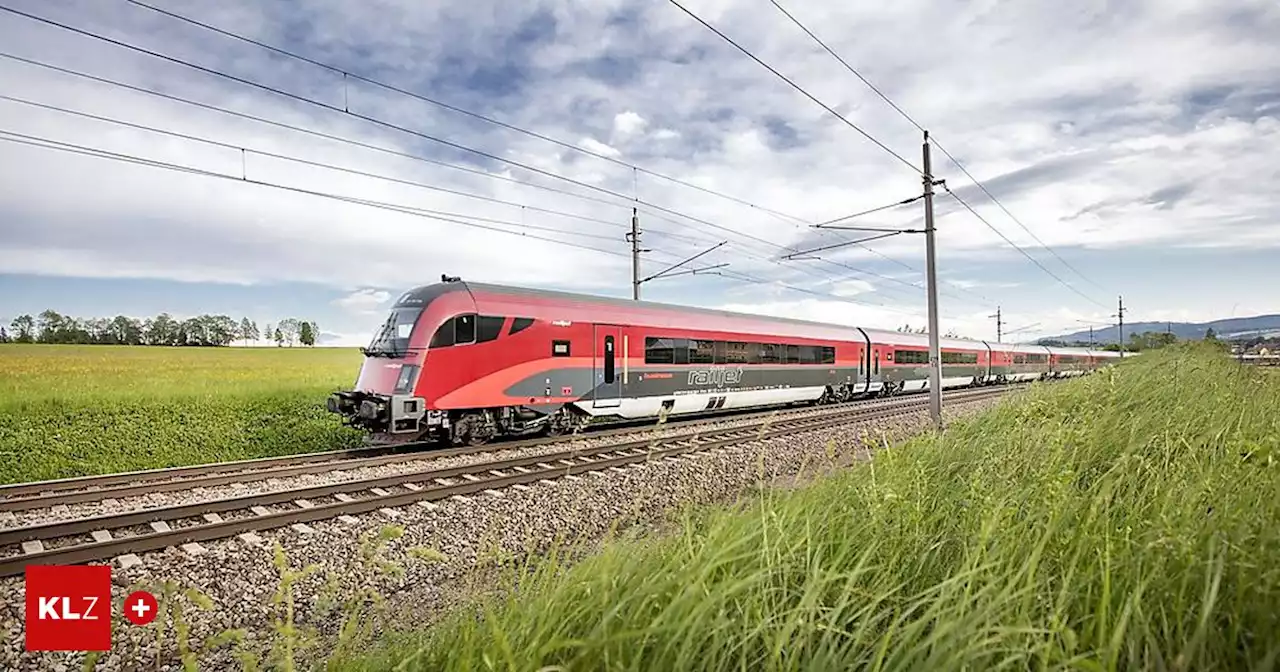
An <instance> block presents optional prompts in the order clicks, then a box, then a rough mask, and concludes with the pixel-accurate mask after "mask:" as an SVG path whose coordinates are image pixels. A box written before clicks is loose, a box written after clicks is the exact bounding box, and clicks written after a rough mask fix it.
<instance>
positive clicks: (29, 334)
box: [9, 315, 36, 343]
mask: <svg viewBox="0 0 1280 672" xmlns="http://www.w3.org/2000/svg"><path fill="white" fill-rule="evenodd" d="M9 326H10V327H11V328H12V329H13V332H14V335H13V342H14V343H31V342H32V341H34V340H35V334H36V321H35V319H34V318H32V317H31V316H30V315H19V316H17V317H15V318H13V321H12V322H10V323H9Z"/></svg>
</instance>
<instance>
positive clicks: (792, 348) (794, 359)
mask: <svg viewBox="0 0 1280 672" xmlns="http://www.w3.org/2000/svg"><path fill="white" fill-rule="evenodd" d="M784 347H786V349H787V350H786V353H787V355H786V357H787V361H786V363H787V364H799V363H800V346H798V345H787V346H784Z"/></svg>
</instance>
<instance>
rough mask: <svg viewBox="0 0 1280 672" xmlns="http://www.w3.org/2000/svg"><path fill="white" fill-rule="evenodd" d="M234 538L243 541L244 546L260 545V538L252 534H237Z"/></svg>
mask: <svg viewBox="0 0 1280 672" xmlns="http://www.w3.org/2000/svg"><path fill="white" fill-rule="evenodd" d="M236 537H237V538H238V539H240V541H243V542H244V543H245V544H248V545H249V546H261V545H262V537H259V536H258V535H257V534H254V533H253V532H245V533H243V534H238V535H236Z"/></svg>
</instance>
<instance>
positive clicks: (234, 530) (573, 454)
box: [0, 387, 1012, 577]
mask: <svg viewBox="0 0 1280 672" xmlns="http://www.w3.org/2000/svg"><path fill="white" fill-rule="evenodd" d="M1010 391H1012V390H1011V389H1010V388H1007V387H1001V388H994V389H989V390H984V391H983V392H984V393H983V394H979V395H974V398H972V399H967V401H969V402H972V401H979V400H982V399H986V398H991V397H1000V396H1004V395H1005V394H1006V393H1008V392H1010ZM922 405H923V404H921V403H916V404H910V405H899V406H892V407H889V408H870V409H867V408H863V409H858V410H854V411H851V412H845V413H832V414H826V415H821V416H817V417H807V418H793V419H791V420H784V421H781V422H771V421H767V420H766V421H762V422H760V423H757V424H756V425H753V426H745V427H730V428H723V429H719V430H712V431H711V432H709V433H707V435H702V436H700V435H694V436H671V437H655V438H650V439H644V440H637V441H629V442H624V443H621V444H613V445H606V446H596V447H592V448H578V449H574V450H570V451H563V452H560V453H552V454H547V455H535V456H527V457H520V458H512V459H508V460H497V461H490V462H483V463H479V464H473V465H465V466H459V467H450V468H446V469H435V470H424V471H419V472H409V473H404V474H397V475H394V476H384V477H379V478H374V479H366V480H360V481H348V482H344V483H335V484H331V485H323V486H312V487H307V488H299V489H295V490H285V491H277V492H270V493H262V494H258V495H245V496H241V497H233V498H228V499H223V500H212V501H205V502H197V503H193V504H184V505H177V506H171V507H163V508H153V509H144V510H139V511H134V512H129V513H123V514H112V515H106V516H95V517H93V518H86V519H80V520H73V521H61V522H54V523H44V524H38V525H32V526H26V527H21V528H13V529H8V530H3V531H0V543H3V544H6V545H7V544H13V543H16V542H21V541H28V540H32V539H54V538H67V537H70V536H74V535H77V534H83V533H85V532H91V531H95V530H104V529H105V530H111V529H120V528H125V527H131V526H135V525H139V524H142V523H148V522H152V521H157V520H164V521H176V520H182V519H186V518H192V517H195V516H199V515H202V514H205V513H221V512H226V511H233V510H244V509H248V508H251V507H255V506H267V505H269V504H279V503H283V502H289V501H297V500H301V499H311V498H317V497H323V496H329V495H336V494H339V493H347V492H362V493H369V494H372V495H373V496H372V497H365V498H363V499H353V500H351V501H337V502H333V503H328V504H312V505H310V506H307V507H300V508H298V509H296V510H289V511H281V512H268V513H266V514H255V515H253V516H249V517H245V518H237V519H235V520H224V521H220V522H212V523H204V524H198V525H194V526H187V527H179V528H176V529H169V530H167V531H157V532H152V533H146V534H140V535H131V536H126V537H120V538H114V539H109V540H105V541H94V542H92V543H85V544H75V545H69V546H64V547H60V548H53V549H47V550H41V551H37V552H34V553H20V554H18V555H14V556H8V557H4V558H0V577H3V576H14V575H17V574H21V573H22V572H23V571H24V570H25V568H26V567H27V566H29V565H44V564H78V563H84V562H91V561H94V560H102V559H105V558H111V557H115V556H117V555H123V554H125V553H142V552H146V551H152V550H157V549H161V548H166V547H169V546H175V545H180V544H185V543H191V542H199V541H209V540H214V539H221V538H225V537H228V536H232V535H235V534H239V533H242V532H248V531H256V530H266V529H274V528H278V527H283V526H286V525H291V524H294V523H305V522H311V521H316V520H323V519H328V518H333V517H336V516H339V515H350V514H355V513H367V512H369V511H373V510H376V509H381V508H389V507H394V506H401V505H404V504H409V503H413V502H418V501H427V502H430V501H435V500H440V499H446V498H448V497H453V496H455V495H467V494H473V493H476V492H481V491H485V490H497V489H498V488H505V487H510V486H512V485H518V484H528V483H534V482H538V481H541V480H551V479H554V478H559V477H562V476H572V475H576V474H579V473H584V472H588V471H597V470H601V469H607V468H610V467H619V466H623V465H629V464H635V463H639V462H647V461H651V460H653V459H661V458H664V457H671V456H675V455H681V454H685V453H691V452H705V451H708V450H714V449H716V448H724V447H726V446H729V445H732V444H735V443H740V442H743V441H759V440H768V439H775V438H780V437H785V436H791V435H794V434H796V433H805V432H812V431H819V430H822V429H828V428H832V427H839V426H843V425H848V424H851V423H856V422H865V421H869V420H877V419H883V418H886V417H892V416H897V415H906V414H909V413H914V412H917V411H918V408H917V407H918V406H922ZM658 446H665V447H661V448H659V447H658ZM556 462H558V463H560V465H561V466H556V465H555V464H553V463H556ZM531 467H532V468H531ZM504 471H516V472H517V473H515V474H505V473H503V472H504ZM459 476H462V477H466V478H468V479H469V480H468V481H466V482H463V483H447V482H444V481H446V479H449V478H452V477H459ZM436 479H439V480H436ZM428 480H430V481H434V482H435V483H437V485H435V486H428V487H418V488H411V489H407V491H406V492H402V493H386V494H380V493H376V492H373V488H381V487H383V486H397V485H405V484H414V483H417V482H421V481H428ZM348 499H349V498H348Z"/></svg>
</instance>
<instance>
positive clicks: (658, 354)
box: [644, 336, 675, 364]
mask: <svg viewBox="0 0 1280 672" xmlns="http://www.w3.org/2000/svg"><path fill="white" fill-rule="evenodd" d="M673 354H674V353H673V352H672V347H671V339H669V338H654V337H652V336H649V337H648V338H645V339H644V363H645V364H673V363H675V362H674V358H673V357H672V355H673Z"/></svg>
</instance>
